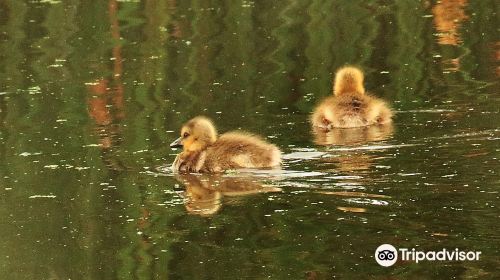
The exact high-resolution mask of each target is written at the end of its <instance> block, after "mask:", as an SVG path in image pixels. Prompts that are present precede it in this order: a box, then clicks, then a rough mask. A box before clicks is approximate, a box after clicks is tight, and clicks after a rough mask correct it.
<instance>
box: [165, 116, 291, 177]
mask: <svg viewBox="0 0 500 280" xmlns="http://www.w3.org/2000/svg"><path fill="white" fill-rule="evenodd" d="M179 144H180V145H182V147H183V152H182V153H180V154H179V155H177V158H176V159H175V161H174V163H173V165H172V168H173V169H174V170H176V171H184V172H222V171H224V170H228V169H238V168H269V167H275V166H279V165H280V162H281V151H280V150H279V149H278V148H277V147H276V146H275V145H273V144H270V143H267V142H266V141H264V140H263V139H262V138H260V137H258V136H255V135H252V134H249V133H246V132H228V133H224V134H222V135H221V136H220V137H218V138H217V131H216V129H215V127H214V125H213V123H212V122H211V121H210V120H209V119H208V118H205V117H196V118H194V119H192V120H190V121H188V122H187V123H186V124H185V125H184V126H183V127H182V129H181V137H180V138H179V139H177V140H176V141H174V143H172V144H171V146H176V145H179Z"/></svg>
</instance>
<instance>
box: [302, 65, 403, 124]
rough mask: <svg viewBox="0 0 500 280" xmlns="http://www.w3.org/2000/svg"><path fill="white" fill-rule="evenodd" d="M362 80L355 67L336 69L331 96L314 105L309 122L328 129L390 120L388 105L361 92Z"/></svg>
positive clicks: (362, 87)
mask: <svg viewBox="0 0 500 280" xmlns="http://www.w3.org/2000/svg"><path fill="white" fill-rule="evenodd" d="M363 80H364V75H363V72H362V71H361V70H360V69H358V68H356V67H352V66H346V67H343V68H341V69H340V70H338V71H337V73H336V74H335V82H334V88H333V94H334V96H330V97H327V98H326V99H324V100H323V101H322V102H321V103H320V104H319V105H318V106H317V107H316V108H315V109H314V112H313V113H312V115H311V119H310V121H311V123H312V125H313V126H316V127H320V128H323V129H325V130H330V129H332V128H351V127H362V126H368V125H373V124H386V123H390V122H391V121H392V116H393V113H392V111H391V109H390V108H389V106H387V104H386V103H385V102H384V101H383V100H381V99H379V98H377V97H375V96H372V95H370V94H368V93H366V92H365V88H364V86H363Z"/></svg>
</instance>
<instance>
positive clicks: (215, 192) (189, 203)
mask: <svg viewBox="0 0 500 280" xmlns="http://www.w3.org/2000/svg"><path fill="white" fill-rule="evenodd" d="M176 179H177V180H179V181H181V182H182V183H183V184H184V186H185V188H186V190H185V196H186V198H187V200H186V202H185V206H186V210H187V211H188V212H189V213H192V214H197V215H202V216H208V215H213V214H215V213H217V212H218V211H219V210H220V208H221V206H222V198H223V197H224V196H232V197H234V196H246V195H252V194H258V193H267V192H280V191H281V188H278V187H272V186H264V185H262V184H261V183H260V182H258V181H254V180H250V179H245V178H233V177H223V176H219V175H202V176H196V175H193V174H182V175H181V174H179V175H177V176H176Z"/></svg>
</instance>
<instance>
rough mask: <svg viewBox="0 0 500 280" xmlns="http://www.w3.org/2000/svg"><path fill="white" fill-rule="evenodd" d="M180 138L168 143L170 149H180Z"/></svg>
mask: <svg viewBox="0 0 500 280" xmlns="http://www.w3.org/2000/svg"><path fill="white" fill-rule="evenodd" d="M181 141H182V137H179V138H177V139H176V140H175V141H174V142H172V143H170V148H182V143H181Z"/></svg>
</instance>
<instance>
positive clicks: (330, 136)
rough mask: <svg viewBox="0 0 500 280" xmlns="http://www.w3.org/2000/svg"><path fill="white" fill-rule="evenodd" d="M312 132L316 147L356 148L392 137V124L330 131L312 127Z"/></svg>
mask: <svg viewBox="0 0 500 280" xmlns="http://www.w3.org/2000/svg"><path fill="white" fill-rule="evenodd" d="M312 132H313V136H314V143H316V144H317V145H341V146H351V145H354V146H356V145H362V144H366V143H369V142H376V141H383V140H386V139H388V138H390V137H391V136H392V134H393V132H394V127H393V124H392V123H387V124H382V125H371V126H363V127H355V128H351V129H332V130H325V129H323V128H320V127H317V126H314V127H313V129H312Z"/></svg>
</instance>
